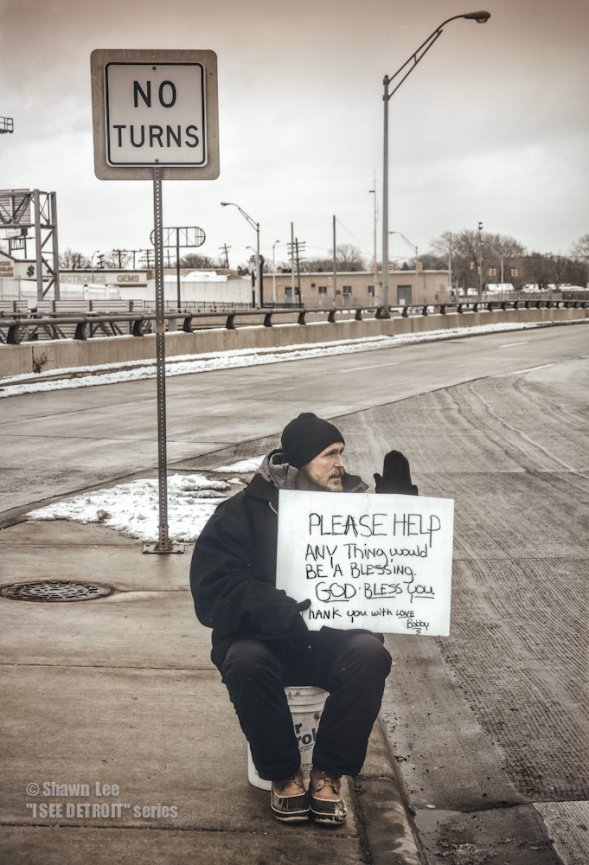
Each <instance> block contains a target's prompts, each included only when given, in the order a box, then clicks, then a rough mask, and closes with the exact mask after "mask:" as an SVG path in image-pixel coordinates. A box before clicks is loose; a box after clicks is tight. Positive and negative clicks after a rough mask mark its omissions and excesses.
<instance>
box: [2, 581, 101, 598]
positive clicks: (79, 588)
mask: <svg viewBox="0 0 589 865" xmlns="http://www.w3.org/2000/svg"><path fill="white" fill-rule="evenodd" d="M113 591H114V589H112V588H111V587H110V586H98V585H96V583H79V582H76V581H74V580H40V581H38V582H35V583H20V584H18V585H12V586H4V588H2V589H1V590H0V595H2V597H4V598H11V599H12V600H13V601H42V602H46V601H53V602H55V601H92V600H94V598H104V597H106V595H110V594H112V592H113Z"/></svg>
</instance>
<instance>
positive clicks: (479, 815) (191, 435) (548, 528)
mask: <svg viewBox="0 0 589 865" xmlns="http://www.w3.org/2000/svg"><path fill="white" fill-rule="evenodd" d="M587 333H588V331H587V329H586V327H585V326H583V325H575V326H567V327H554V328H543V329H540V330H531V331H517V332H511V333H507V334H506V333H497V334H493V335H490V336H484V337H477V338H468V337H464V338H460V339H457V340H452V341H448V342H432V343H429V344H425V345H423V344H422V345H415V346H401V347H396V346H395V345H394V341H393V340H392V341H391V347H390V348H387V349H382V350H378V351H370V352H367V353H362V354H354V355H348V356H346V355H340V356H335V357H326V358H321V359H315V360H305V361H297V362H288V363H282V364H275V365H267V366H260V367H250V368H244V369H241V370H231V371H217V372H212V373H206V374H198V375H190V376H183V377H178V378H172V379H169V381H168V388H167V390H168V443H169V449H168V453H169V463H170V467H171V468H180V469H192V468H197V467H198V468H202V467H206V466H207V465H209V464H210V465H211V466H212V465H218V464H219V457H220V453H219V452H220V451H222V452H223V461H226V459H228V458H230V459H233V458H235V459H237V458H241V457H245V456H250V455H254V454H259V453H263V452H264V450H266V449H267V448H268V447H270V446H273V445H274V443H275V441H276V433H277V432H278V431H279V430H280V429H281V428H282V426H283V425H284V423H285V422H286V421H288V420H289V419H290V418H291V417H293V416H294V415H296V414H297V413H298V412H299V411H303V410H314V411H316V412H317V413H319V414H322V415H323V416H327V417H332V418H334V417H337V418H338V425H339V426H340V428H341V429H342V431H343V433H344V435H345V438H346V444H347V448H346V453H347V455H348V461H349V466H350V468H351V469H352V470H354V471H359V472H360V473H361V474H363V475H364V476H365V477H366V478H367V479H370V477H371V474H372V472H373V471H377V470H380V465H381V461H382V456H383V455H384V453H386V451H387V450H389V449H390V448H393V447H394V448H398V449H400V450H403V451H404V452H405V453H407V455H408V456H409V458H410V460H411V465H412V468H413V475H414V480H415V481H416V482H417V483H418V484H419V487H420V491H421V493H422V494H425V495H433V496H447V497H451V498H454V499H455V501H456V531H455V551H454V552H455V568H454V587H453V617H452V633H451V636H450V637H449V638H443V639H442V638H427V637H426V638H421V637H410V636H408V637H400V636H399V637H397V636H395V637H389V638H388V642H389V645H390V648H391V651H392V654H393V656H394V658H395V665H394V668H393V672H392V674H391V677H390V680H389V685H388V689H387V693H386V696H385V701H384V705H383V717H384V720H385V724H386V727H387V730H388V733H389V739H390V743H391V747H392V749H393V752H394V754H395V757H396V759H397V762H398V766H399V770H400V772H401V775H402V778H403V781H404V784H405V787H406V791H407V796H408V800H409V803H410V805H411V807H412V808H413V809H414V811H415V819H416V823H417V826H418V827H419V830H420V833H421V837H422V839H423V843H424V846H425V849H426V851H427V855H428V857H429V861H430V863H431V865H448V863H451V865H482V863H485V862H491V863H495V862H497V863H502V862H509V863H510V865H518V863H520V862H521V863H534V865H536V863H537V865H548V863H554V862H559V861H561V862H563V863H565V865H586V862H587V861H589V842H588V839H589V831H588V829H587V824H588V823H589V813H588V807H587V801H586V800H587V799H588V798H589V796H588V791H589V778H588V761H587V721H588V718H587V715H588V690H587V648H588V633H587V610H588V609H589V605H588V597H587V548H586V529H584V522H583V521H586V517H587V511H588V509H589V508H588V505H589V497H588V484H587V479H588V472H589V465H588V458H587V447H586V434H587V427H586V414H585V413H586V408H587V401H586V393H587V390H586V384H587V377H588V368H589V365H588V364H587V360H588V359H589V352H588V351H587ZM584 385H585V388H584V387H583V386H584ZM154 392H155V384H154V382H153V381H146V382H136V383H130V384H120V385H109V386H101V387H95V388H90V389H86V390H76V391H63V392H59V391H58V392H52V393H47V394H36V395H30V396H22V397H15V398H10V399H5V400H2V401H1V402H0V417H1V420H0V441H1V442H2V457H1V468H2V475H3V477H4V479H5V483H4V485H3V488H2V490H1V491H0V518H2V517H4V518H10V517H13V518H14V517H16V516H17V515H18V513H19V512H20V511H21V510H22V509H23V508H24V509H26V508H28V507H32V506H33V505H36V504H38V503H39V502H40V501H44V500H47V499H48V498H50V497H52V496H56V495H60V496H61V495H64V494H65V493H67V492H72V491H74V490H78V489H83V488H85V487H87V486H88V485H96V484H99V483H104V482H106V481H111V480H113V479H114V478H117V477H124V476H128V475H130V474H134V473H137V472H146V471H148V470H150V469H151V470H152V469H153V468H154V467H155V465H156V462H157V454H156V449H155V441H154V438H155V401H154ZM585 525H586V523H585ZM584 531H585V534H584ZM549 838H552V839H553V842H554V846H553V845H552V844H551V843H550V842H549V840H548V839H549ZM555 851H556V853H555ZM556 854H558V856H559V858H556Z"/></svg>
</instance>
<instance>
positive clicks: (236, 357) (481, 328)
mask: <svg viewBox="0 0 589 865" xmlns="http://www.w3.org/2000/svg"><path fill="white" fill-rule="evenodd" d="M308 326H309V327H312V325H308ZM536 326H537V325H536V324H526V325H522V324H517V323H513V324H491V325H478V326H476V327H469V328H451V329H448V330H431V331H424V332H423V333H417V334H404V335H399V336H394V337H390V336H373V337H367V338H365V339H347V340H338V341H335V342H324V343H313V344H311V345H309V344H300V345H299V344H297V345H291V346H285V347H283V348H266V349H256V350H252V349H237V350H233V351H223V352H207V353H205V354H201V355H198V356H197V357H195V356H194V355H182V356H178V357H170V358H168V359H167V361H166V377H167V378H171V377H173V376H177V375H191V374H194V373H200V372H209V371H212V370H217V369H233V368H236V367H245V366H257V365H259V364H266V363H281V362H284V361H291V360H304V359H307V358H316V357H326V356H329V355H337V354H350V353H352V352H364V351H375V350H378V349H382V348H395V347H397V346H401V345H408V344H409V345H411V344H414V343H419V342H427V341H429V340H434V339H435V340H439V339H451V338H453V337H454V338H455V337H457V336H460V337H464V336H475V335H480V334H484V333H493V332H496V331H507V330H525V329H527V328H529V327H536ZM122 338H126V337H122ZM121 366H123V365H122V364H103V365H100V366H95V367H77V368H75V369H74V370H72V369H58V370H48V371H47V372H45V373H40V374H39V377H38V378H36V379H35V381H30V374H26V375H18V376H11V377H9V378H4V379H0V383H1V386H0V398H1V397H9V396H18V395H21V394H28V393H39V392H42V391H50V390H65V389H74V388H79V387H94V386H96V385H103V384H117V383H118V382H126V381H137V380H143V379H148V378H155V376H156V366H155V359H154V360H153V361H148V362H146V361H144V360H143V361H134V362H126V363H124V368H122V369H121ZM86 372H87V373H88V375H84V374H83V373H86ZM80 373H82V374H80ZM72 374H75V377H72ZM60 375H63V376H64V378H56V376H57V377H58V376H60ZM19 379H20V380H21V381H22V380H23V379H29V381H26V382H24V381H23V383H22V384H19ZM47 379H50V380H47Z"/></svg>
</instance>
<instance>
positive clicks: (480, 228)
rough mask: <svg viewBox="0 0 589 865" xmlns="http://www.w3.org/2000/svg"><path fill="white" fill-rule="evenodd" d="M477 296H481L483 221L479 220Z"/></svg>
mask: <svg viewBox="0 0 589 865" xmlns="http://www.w3.org/2000/svg"><path fill="white" fill-rule="evenodd" d="M478 232H479V297H482V296H483V223H482V222H479V226H478Z"/></svg>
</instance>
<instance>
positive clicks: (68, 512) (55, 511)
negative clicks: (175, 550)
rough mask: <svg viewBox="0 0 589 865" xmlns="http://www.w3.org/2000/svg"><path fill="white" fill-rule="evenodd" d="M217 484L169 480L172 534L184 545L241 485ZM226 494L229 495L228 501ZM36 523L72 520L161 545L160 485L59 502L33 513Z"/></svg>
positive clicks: (152, 482) (151, 482) (133, 485)
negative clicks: (98, 524)
mask: <svg viewBox="0 0 589 865" xmlns="http://www.w3.org/2000/svg"><path fill="white" fill-rule="evenodd" d="M239 483H241V482H240V481H237V479H234V480H233V481H232V482H231V483H229V482H228V481H222V480H211V479H210V478H207V477H206V476H205V475H200V474H196V475H170V476H169V477H168V534H169V536H170V538H171V539H172V540H175V541H179V542H181V543H191V542H193V541H194V540H195V539H196V538H197V537H198V535H199V534H200V532H201V531H202V529H203V526H204V525H205V523H206V522H207V520H208V519H209V517H210V516H211V515H212V514H213V511H214V510H215V508H216V507H217V505H218V504H220V502H222V501H224V500H225V498H227V494H230V493H231V487H232V485H234V484H239ZM224 494H225V495H224ZM27 519H30V520H72V521H74V522H79V523H103V524H104V525H106V526H109V527H110V528H112V529H115V530H116V531H118V532H120V533H121V534H123V535H126V536H127V537H131V538H138V539H139V540H141V541H157V540H158V539H159V484H158V481H157V478H149V479H142V480H135V481H130V482H129V483H126V484H119V485H118V486H115V487H110V488H107V489H100V490H93V491H92V492H89V493H84V494H82V495H80V496H74V497H72V498H67V499H63V500H62V501H59V502H54V503H53V504H51V505H47V506H46V507H44V508H38V509H37V510H34V511H30V512H29V513H28V514H27Z"/></svg>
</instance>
